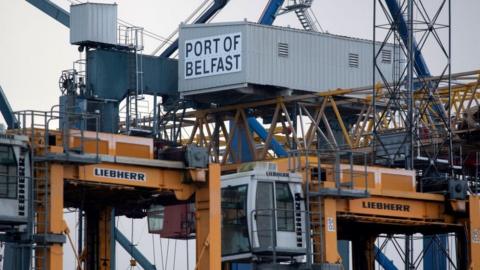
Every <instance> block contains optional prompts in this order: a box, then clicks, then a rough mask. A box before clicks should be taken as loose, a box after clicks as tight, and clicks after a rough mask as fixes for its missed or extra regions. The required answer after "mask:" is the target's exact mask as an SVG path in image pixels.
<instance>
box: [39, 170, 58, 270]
mask: <svg viewBox="0 0 480 270" xmlns="http://www.w3.org/2000/svg"><path fill="white" fill-rule="evenodd" d="M49 183H50V185H49V189H48V191H49V192H48V194H46V196H48V198H47V200H48V205H46V206H44V205H43V206H42V207H41V208H39V209H40V212H39V214H38V219H39V220H38V221H37V222H38V223H39V224H41V225H40V226H39V227H38V233H39V234H41V233H47V234H63V232H64V231H65V225H64V222H63V166H62V165H61V164H51V165H50V181H49ZM45 207H46V208H45ZM45 210H46V212H44V211H45ZM44 213H45V214H44ZM42 219H46V222H44V221H43V220H42ZM43 224H45V225H43ZM45 227H46V228H45ZM40 245H41V244H40ZM35 257H36V260H37V261H36V262H37V269H40V268H39V267H42V265H43V263H44V262H43V260H46V266H47V269H49V270H62V269H63V245H62V244H61V243H52V244H49V246H48V247H47V248H37V249H36V250H35Z"/></svg>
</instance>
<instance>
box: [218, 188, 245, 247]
mask: <svg viewBox="0 0 480 270" xmlns="http://www.w3.org/2000/svg"><path fill="white" fill-rule="evenodd" d="M247 215H248V213H247V186H246V185H242V186H236V187H226V188H222V255H231V254H238V253H245V252H249V251H250V242H249V239H248V226H247Z"/></svg>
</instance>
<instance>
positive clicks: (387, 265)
mask: <svg viewBox="0 0 480 270" xmlns="http://www.w3.org/2000/svg"><path fill="white" fill-rule="evenodd" d="M374 252H375V260H377V262H378V263H379V264H380V265H381V266H382V267H383V269H385V270H398V268H397V267H396V266H395V265H394V264H393V261H391V260H389V259H388V257H387V256H385V254H383V252H382V251H381V250H380V249H379V248H378V247H377V246H375V248H374ZM425 269H431V268H425Z"/></svg>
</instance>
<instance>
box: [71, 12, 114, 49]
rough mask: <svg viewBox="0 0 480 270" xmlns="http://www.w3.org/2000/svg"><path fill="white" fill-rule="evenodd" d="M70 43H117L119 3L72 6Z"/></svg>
mask: <svg viewBox="0 0 480 270" xmlns="http://www.w3.org/2000/svg"><path fill="white" fill-rule="evenodd" d="M70 43H71V44H75V45H82V44H89V43H102V44H112V45H115V44H117V4H99V3H83V4H78V5H72V6H70Z"/></svg>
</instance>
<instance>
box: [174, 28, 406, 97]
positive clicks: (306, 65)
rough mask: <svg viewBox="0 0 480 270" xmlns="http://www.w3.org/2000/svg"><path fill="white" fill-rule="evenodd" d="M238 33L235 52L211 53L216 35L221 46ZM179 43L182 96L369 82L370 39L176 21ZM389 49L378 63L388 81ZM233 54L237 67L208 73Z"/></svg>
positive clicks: (315, 88) (391, 73) (325, 87)
mask: <svg viewBox="0 0 480 270" xmlns="http://www.w3.org/2000/svg"><path fill="white" fill-rule="evenodd" d="M238 35H240V38H238V37H237V41H240V42H239V43H240V44H239V45H238V46H239V47H237V48H236V49H237V50H233V49H232V50H231V51H230V52H227V51H225V50H221V49H220V51H215V49H214V47H215V46H214V45H215V44H214V40H215V39H218V41H217V43H218V44H217V45H218V47H222V44H223V42H226V43H227V45H228V44H229V43H231V42H228V40H226V39H228V38H226V37H230V39H231V40H233V39H234V37H235V36H238ZM179 42H180V43H179V69H178V75H179V92H180V93H181V95H184V96H186V95H195V94H202V93H212V92H219V91H225V90H232V89H237V90H240V91H243V92H244V93H249V91H248V90H249V89H250V90H251V93H254V92H255V91H256V90H254V89H259V88H262V87H263V86H265V87H264V88H265V89H269V91H270V90H271V91H275V89H276V88H278V89H291V90H299V91H308V92H322V91H325V90H331V89H336V88H353V87H360V86H366V85H371V84H372V75H373V74H372V70H373V55H372V53H373V46H372V45H373V44H372V41H370V40H363V39H357V38H349V37H344V36H337V35H331V34H324V33H314V32H306V31H303V30H297V29H291V28H283V27H276V26H265V25H259V24H255V23H250V22H246V21H245V22H233V23H212V24H203V25H181V27H180V38H179ZM197 45H198V46H197ZM208 45H210V46H208ZM201 47H202V48H201ZM208 47H210V48H208ZM227 47H228V46H227ZM377 47H380V46H377ZM394 48H395V47H394V45H391V44H389V45H386V46H385V47H384V48H383V49H382V52H381V53H382V55H381V56H382V61H381V63H380V64H379V65H380V67H381V69H382V72H383V74H384V75H385V76H386V77H387V78H388V79H390V78H393V76H394V74H395V73H396V72H394V67H395V66H396V69H397V70H398V69H399V67H398V66H399V62H400V61H395V60H394V59H398V55H399V48H398V47H397V48H395V50H394ZM217 49H218V48H217ZM195 50H196V51H195ZM377 50H378V49H377ZM195 53H198V55H197V54H195ZM235 54H237V55H238V54H240V56H239V57H238V58H240V59H239V60H240V61H238V62H239V64H240V67H239V68H238V69H231V70H229V71H228V72H212V71H214V70H216V68H217V65H218V59H217V60H212V58H223V59H224V60H223V62H224V63H225V61H226V57H227V56H228V55H230V56H233V55H235ZM394 56H395V57H394ZM189 62H190V63H189ZM197 62H198V63H197ZM196 64H198V65H197V66H196ZM212 66H213V68H212ZM192 67H193V71H195V68H198V71H199V72H198V73H199V74H194V75H193V76H192ZM222 71H224V70H222ZM187 73H189V74H187ZM193 73H195V72H193ZM197 75H199V76H197ZM377 78H378V76H377ZM252 86H254V87H252ZM259 86H260V87H259ZM272 86H273V87H272Z"/></svg>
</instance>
